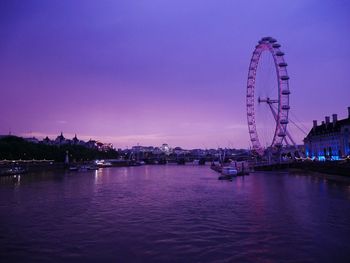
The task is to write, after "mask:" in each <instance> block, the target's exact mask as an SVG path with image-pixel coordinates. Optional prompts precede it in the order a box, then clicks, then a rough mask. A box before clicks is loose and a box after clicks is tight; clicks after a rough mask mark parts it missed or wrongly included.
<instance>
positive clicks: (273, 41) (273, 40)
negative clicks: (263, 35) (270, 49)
mask: <svg viewBox="0 0 350 263" xmlns="http://www.w3.org/2000/svg"><path fill="white" fill-rule="evenodd" d="M269 41H270V43H276V42H277V40H276V39H274V38H272V37H271V38H270V40H269Z"/></svg>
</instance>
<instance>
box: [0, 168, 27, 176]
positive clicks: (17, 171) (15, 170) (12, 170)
mask: <svg viewBox="0 0 350 263" xmlns="http://www.w3.org/2000/svg"><path fill="white" fill-rule="evenodd" d="M26 172H27V170H26V169H24V168H23V167H20V166H15V167H13V168H10V169H8V170H6V171H5V175H20V174H24V173H26Z"/></svg>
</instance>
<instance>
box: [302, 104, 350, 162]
mask: <svg viewBox="0 0 350 263" xmlns="http://www.w3.org/2000/svg"><path fill="white" fill-rule="evenodd" d="M332 116H333V118H332V122H331V121H330V117H329V116H326V117H325V121H322V123H321V125H317V121H316V120H314V121H313V127H312V129H311V130H310V132H309V134H308V135H307V136H306V138H305V139H304V145H305V154H306V156H307V157H310V158H316V159H318V160H339V159H340V158H342V157H345V156H348V155H350V107H348V117H347V118H345V119H342V120H338V117H337V114H333V115H332Z"/></svg>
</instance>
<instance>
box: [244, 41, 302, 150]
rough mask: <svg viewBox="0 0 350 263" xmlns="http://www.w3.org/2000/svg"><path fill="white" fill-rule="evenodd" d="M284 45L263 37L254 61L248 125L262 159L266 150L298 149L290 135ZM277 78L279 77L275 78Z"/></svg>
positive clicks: (251, 69)
mask: <svg viewBox="0 0 350 263" xmlns="http://www.w3.org/2000/svg"><path fill="white" fill-rule="evenodd" d="M280 47H281V45H280V44H278V43H277V40H276V39H274V38H272V37H263V38H262V39H261V40H260V41H259V42H258V44H257V45H256V47H255V50H254V52H253V55H252V58H251V60H250V65H249V71H248V81H247V98H246V100H247V121H248V129H249V135H250V141H251V143H252V148H253V150H254V151H255V152H257V153H258V154H259V155H263V154H264V152H265V149H267V148H272V149H276V150H277V149H281V147H282V145H283V144H286V145H295V142H294V140H293V138H292V137H291V135H290V134H289V132H288V131H287V125H288V122H289V120H288V112H289V110H290V106H289V95H290V90H289V76H288V73H287V63H286V62H285V60H284V53H283V52H282V51H281V50H280ZM274 75H275V76H274Z"/></svg>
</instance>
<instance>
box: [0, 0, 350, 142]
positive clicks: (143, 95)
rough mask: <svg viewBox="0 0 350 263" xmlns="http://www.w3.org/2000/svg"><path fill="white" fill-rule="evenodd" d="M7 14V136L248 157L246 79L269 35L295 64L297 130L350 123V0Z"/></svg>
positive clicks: (83, 6)
mask: <svg viewBox="0 0 350 263" xmlns="http://www.w3.org/2000/svg"><path fill="white" fill-rule="evenodd" d="M266 6H269V7H270V8H265V7H266ZM0 7H1V8H0V12H1V20H2V23H0V29H1V30H0V31H1V32H2V33H1V34H2V40H3V41H2V42H1V43H0V56H1V60H0V87H1V94H2V96H1V106H0V111H1V112H2V116H1V117H0V134H8V132H9V131H11V132H12V133H13V134H16V135H22V136H30V135H32V136H36V137H39V138H43V137H46V136H49V137H53V136H57V134H59V133H60V132H61V131H63V133H64V134H68V135H71V134H78V136H79V137H81V138H83V139H85V140H87V139H89V138H94V139H97V140H101V141H103V142H110V143H113V145H114V146H115V147H116V148H125V147H126V146H129V147H130V146H132V145H137V143H140V145H161V144H162V143H168V144H169V145H174V146H180V147H183V148H217V147H235V148H249V146H250V143H249V135H248V127H247V121H246V108H245V93H246V81H247V80H246V78H247V73H248V66H249V60H250V57H251V53H252V52H253V50H254V47H255V45H256V43H257V41H258V40H259V39H260V38H261V37H263V36H273V37H275V38H276V39H277V40H278V41H279V43H281V45H282V50H283V51H284V52H285V54H286V59H287V62H288V65H289V66H288V73H289V76H290V90H291V97H290V98H291V103H290V105H291V110H292V112H293V113H294V114H295V115H296V116H298V122H299V123H300V124H302V125H304V126H306V127H307V128H311V127H312V120H314V119H316V120H319V121H321V120H323V119H324V116H326V115H327V116H329V115H330V114H331V113H337V114H338V116H339V119H342V118H344V117H345V116H346V112H345V111H344V109H345V108H346V107H347V106H349V97H350V91H349V87H350V81H349V78H348V76H347V63H348V60H349V58H350V51H349V49H348V48H347V47H348V46H349V44H350V37H349V34H348V28H349V26H350V18H349V16H348V12H349V11H350V4H349V3H346V2H344V1H343V2H334V1H322V2H318V1H292V2H289V3H286V2H283V3H281V2H279V1H267V2H264V3H262V2H259V1H249V2H245V1H234V3H233V2H232V1H220V2H214V1H212V2H211V1H210V2H206V3H203V1H167V2H164V1H152V2H151V3H150V2H146V1H139V2H134V1H131V2H128V3H126V2H125V3H124V2H122V1H105V2H103V4H100V3H98V2H89V3H85V2H84V1H75V2H68V1H50V2H45V1H25V2H17V1H3V2H2V3H1V4H0ZM252 16H254V19H251V17H252ZM303 136H304V135H301V134H299V135H298V134H296V137H297V138H296V140H297V142H298V143H302V141H301V140H302V138H303Z"/></svg>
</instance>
